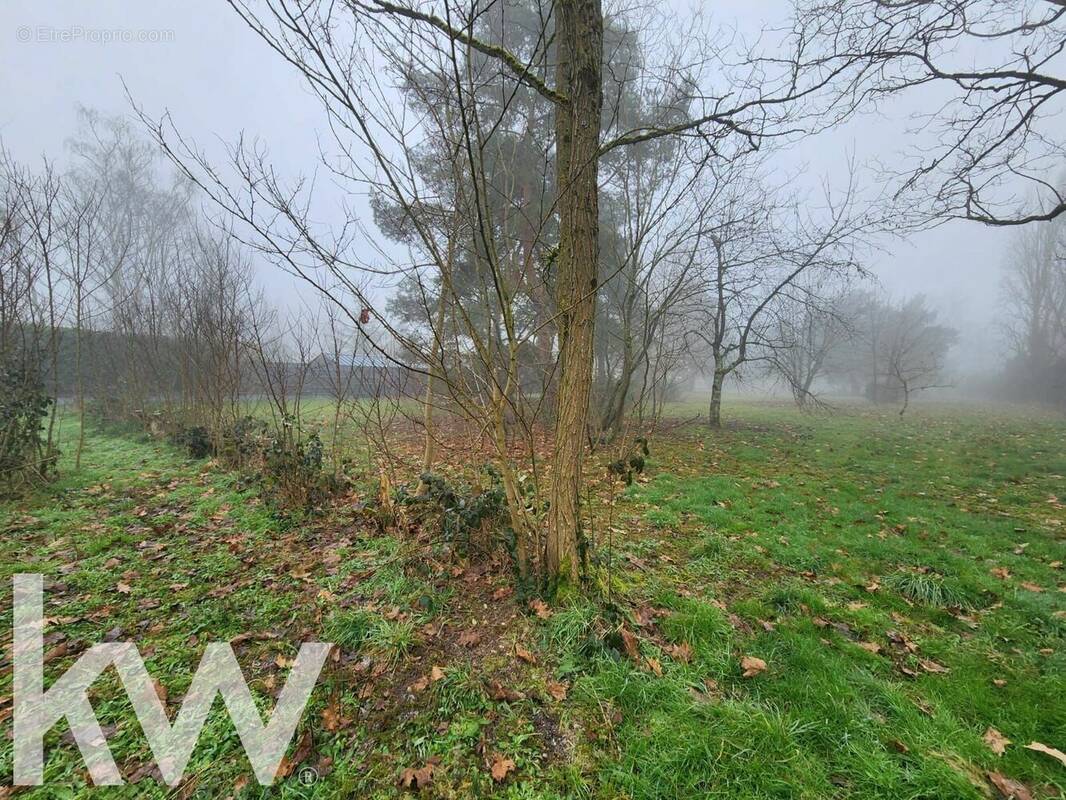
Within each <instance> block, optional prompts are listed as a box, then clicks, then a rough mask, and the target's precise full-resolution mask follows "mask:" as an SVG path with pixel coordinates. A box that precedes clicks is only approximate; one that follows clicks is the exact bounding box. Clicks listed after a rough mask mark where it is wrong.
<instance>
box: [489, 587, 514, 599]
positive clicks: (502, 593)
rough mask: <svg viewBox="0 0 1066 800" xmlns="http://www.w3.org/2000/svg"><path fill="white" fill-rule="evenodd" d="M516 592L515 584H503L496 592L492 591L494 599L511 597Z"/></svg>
mask: <svg viewBox="0 0 1066 800" xmlns="http://www.w3.org/2000/svg"><path fill="white" fill-rule="evenodd" d="M512 594H514V587H513V586H501V587H500V588H499V589H497V590H496V591H495V592H493V593H492V599H493V600H503V599H504V598H505V597H510V596H511V595H512Z"/></svg>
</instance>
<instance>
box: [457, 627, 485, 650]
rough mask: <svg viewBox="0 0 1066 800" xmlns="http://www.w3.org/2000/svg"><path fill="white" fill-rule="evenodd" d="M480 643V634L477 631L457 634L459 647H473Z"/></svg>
mask: <svg viewBox="0 0 1066 800" xmlns="http://www.w3.org/2000/svg"><path fill="white" fill-rule="evenodd" d="M480 641H481V634H480V633H478V632H477V631H463V632H462V633H460V634H459V646H460V647H474V646H475V645H476V644H477V643H478V642H480Z"/></svg>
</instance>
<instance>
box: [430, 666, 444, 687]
mask: <svg viewBox="0 0 1066 800" xmlns="http://www.w3.org/2000/svg"><path fill="white" fill-rule="evenodd" d="M429 679H430V680H431V681H432V682H433V683H436V682H437V681H442V680H444V670H443V669H441V668H440V667H438V666H437V665H436V664H434V665H433V669H431V670H430V671H429Z"/></svg>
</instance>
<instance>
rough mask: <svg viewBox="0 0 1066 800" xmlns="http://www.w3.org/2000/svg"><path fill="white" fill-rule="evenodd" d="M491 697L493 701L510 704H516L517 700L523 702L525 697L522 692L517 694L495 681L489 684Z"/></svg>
mask: <svg viewBox="0 0 1066 800" xmlns="http://www.w3.org/2000/svg"><path fill="white" fill-rule="evenodd" d="M549 691H550V689H549ZM489 697H491V698H492V699H493V700H502V701H506V702H508V703H514V702H515V701H517V700H521V699H522V698H523V697H524V695H523V694H522V693H521V692H516V691H515V690H514V689H508V688H507V687H506V686H504V685H503V684H502V683H500V682H499V681H493V682H492V683H490V684H489Z"/></svg>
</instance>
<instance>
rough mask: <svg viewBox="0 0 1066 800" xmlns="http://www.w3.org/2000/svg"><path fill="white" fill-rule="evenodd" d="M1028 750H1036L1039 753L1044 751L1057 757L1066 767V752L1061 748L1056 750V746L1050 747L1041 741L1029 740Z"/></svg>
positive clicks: (1026, 747)
mask: <svg viewBox="0 0 1066 800" xmlns="http://www.w3.org/2000/svg"><path fill="white" fill-rule="evenodd" d="M1025 749H1026V750H1035V751H1036V752H1038V753H1044V754H1045V755H1049V756H1051V757H1052V758H1054V759H1056V760H1057V761H1058V762H1059V763H1060V764H1062V766H1064V767H1066V753H1063V752H1062V751H1061V750H1056V749H1055V748H1054V747H1048V746H1047V745H1046V744H1041V743H1040V742H1029V744H1027V745H1026V746H1025Z"/></svg>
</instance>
